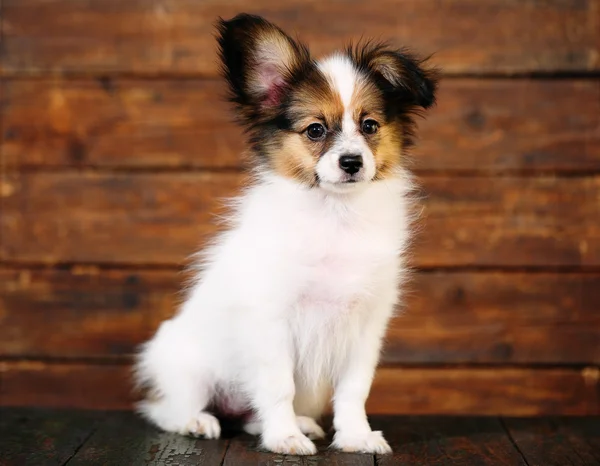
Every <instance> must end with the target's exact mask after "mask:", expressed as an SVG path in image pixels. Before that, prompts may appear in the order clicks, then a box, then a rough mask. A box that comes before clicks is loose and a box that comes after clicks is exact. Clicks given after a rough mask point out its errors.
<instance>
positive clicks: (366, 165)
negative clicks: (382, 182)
mask: <svg viewBox="0 0 600 466" xmlns="http://www.w3.org/2000/svg"><path fill="white" fill-rule="evenodd" d="M319 69H320V70H321V72H322V73H323V74H324V75H325V76H326V77H327V80H328V81H329V83H330V85H331V87H332V88H333V89H334V90H335V91H336V92H337V93H338V94H339V96H340V99H341V101H342V104H343V106H344V114H343V117H342V131H341V132H340V133H339V134H338V135H337V136H336V139H335V141H334V142H333V145H332V146H331V148H330V149H329V150H328V151H327V152H326V153H325V154H324V155H323V156H322V157H321V159H320V160H319V162H318V163H317V174H318V175H319V179H320V180H321V182H322V183H324V184H325V185H331V184H336V183H341V182H343V181H345V180H346V179H347V178H348V175H347V174H346V173H345V172H344V171H343V170H342V169H341V168H340V165H339V159H340V157H341V156H342V155H361V156H362V159H363V168H362V170H361V171H360V172H359V174H358V175H359V178H358V179H357V181H369V180H371V179H372V178H373V177H374V176H375V158H374V156H373V153H372V152H371V150H370V148H369V146H368V145H367V143H366V141H365V139H364V137H363V135H362V134H361V132H360V128H359V126H358V125H359V124H360V122H357V121H355V119H354V109H353V108H352V100H353V99H352V98H353V96H354V92H355V89H356V87H357V86H356V85H357V82H360V80H361V79H362V77H361V76H360V74H359V72H358V70H357V69H356V68H355V66H354V64H353V63H352V60H350V58H349V57H347V56H345V55H339V54H336V55H332V56H331V57H329V58H327V59H325V60H323V61H322V62H320V63H319ZM350 186H352V185H349V186H347V187H350Z"/></svg>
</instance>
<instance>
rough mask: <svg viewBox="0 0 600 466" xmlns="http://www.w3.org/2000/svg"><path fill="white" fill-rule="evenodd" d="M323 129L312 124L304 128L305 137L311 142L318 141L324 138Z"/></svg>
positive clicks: (318, 125) (316, 124)
mask: <svg viewBox="0 0 600 466" xmlns="http://www.w3.org/2000/svg"><path fill="white" fill-rule="evenodd" d="M325 132H326V131H325V127H324V126H323V125H322V124H320V123H313V124H312V125H310V126H309V127H308V128H306V135H307V136H308V139H310V140H312V141H320V140H322V139H323V138H324V137H325Z"/></svg>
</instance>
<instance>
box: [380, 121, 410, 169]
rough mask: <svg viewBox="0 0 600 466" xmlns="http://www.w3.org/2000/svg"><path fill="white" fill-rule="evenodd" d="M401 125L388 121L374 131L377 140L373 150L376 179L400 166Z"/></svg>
mask: <svg viewBox="0 0 600 466" xmlns="http://www.w3.org/2000/svg"><path fill="white" fill-rule="evenodd" d="M402 133H403V129H402V125H401V124H400V123H397V122H390V123H389V124H386V125H382V126H381V127H380V128H379V131H378V132H377V133H376V135H377V136H378V139H379V142H378V144H377V147H376V148H375V150H374V151H373V154H374V156H375V166H376V168H377V171H376V173H375V179H376V180H382V179H385V178H387V177H389V176H391V175H393V174H394V173H395V172H396V170H397V169H398V168H399V166H400V161H401V155H402Z"/></svg>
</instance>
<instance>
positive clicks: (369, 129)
mask: <svg viewBox="0 0 600 466" xmlns="http://www.w3.org/2000/svg"><path fill="white" fill-rule="evenodd" d="M377 128H379V123H377V122H376V121H375V120H365V121H363V122H362V132H363V133H365V134H375V133H376V132H377Z"/></svg>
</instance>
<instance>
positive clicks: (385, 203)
mask: <svg viewBox="0 0 600 466" xmlns="http://www.w3.org/2000/svg"><path fill="white" fill-rule="evenodd" d="M218 43H219V46H220V57H221V60H222V68H223V73H224V77H225V79H226V80H227V82H228V84H229V90H230V98H231V100H232V102H233V103H234V104H235V106H236V110H237V114H238V115H239V118H240V120H241V122H242V123H243V124H244V125H245V127H246V129H247V131H248V134H249V142H250V148H251V154H252V159H253V162H254V170H253V172H252V173H253V182H252V183H251V184H250V186H249V187H247V188H246V189H245V191H244V193H243V194H242V195H241V196H240V197H239V198H237V199H236V200H235V202H233V203H232V209H231V215H230V218H229V224H230V225H229V229H228V230H227V231H226V232H224V233H222V234H221V235H220V236H219V237H218V238H217V239H216V241H215V242H214V244H213V245H212V246H211V247H209V248H207V250H205V251H204V253H203V255H202V259H203V260H202V264H201V265H202V267H201V269H202V271H199V272H198V274H197V280H196V281H195V283H194V284H193V285H192V287H191V289H190V290H189V293H188V296H187V298H186V300H185V302H184V303H183V305H182V307H181V309H180V310H179V312H178V313H177V315H176V316H175V317H173V318H172V319H170V320H167V321H165V322H164V323H162V325H161V326H160V328H159V329H158V331H157V333H156V334H155V336H154V337H153V338H152V339H151V340H150V341H148V342H147V343H146V344H145V345H144V346H143V348H142V349H141V351H140V354H139V355H138V359H137V363H136V367H135V374H136V378H137V382H138V384H139V385H140V386H143V387H146V388H147V389H149V392H150V395H149V396H148V398H147V399H145V400H144V401H142V402H141V403H140V404H139V405H138V408H139V411H140V412H141V413H142V414H143V415H144V416H145V417H146V418H147V419H149V420H150V421H151V422H153V423H154V424H156V425H157V426H158V427H160V428H162V429H164V430H166V431H173V432H179V433H181V434H187V435H202V436H204V437H206V438H217V437H219V434H220V426H219V421H218V420H217V418H216V417H215V416H214V414H216V415H223V416H226V415H232V416H237V417H241V418H242V419H243V420H244V422H245V430H246V431H247V432H250V433H252V434H256V435H260V436H261V444H262V446H263V447H264V448H265V449H267V450H270V451H272V452H276V453H281V454H297V455H309V454H314V453H316V448H315V445H314V444H313V442H312V441H311V440H310V439H311V438H318V437H323V435H324V433H323V430H322V429H321V428H320V427H319V425H318V424H317V422H316V420H317V419H318V418H319V416H320V415H321V414H322V413H323V411H324V409H325V408H326V407H327V405H328V403H329V402H330V401H332V402H333V412H334V420H333V424H334V428H335V430H336V433H335V436H334V440H333V445H332V446H333V447H334V448H337V449H340V450H343V451H348V452H364V453H380V454H381V453H388V452H390V451H391V449H390V447H389V445H388V444H387V442H386V441H385V439H384V437H383V435H382V433H381V432H378V431H377V432H374V431H372V430H371V427H370V426H369V423H368V421H367V416H366V413H365V401H366V399H367V396H368V394H369V390H370V386H371V382H372V379H373V375H374V371H375V368H376V365H377V362H378V359H379V354H380V349H381V345H382V339H383V337H384V333H385V330H386V326H387V324H388V321H389V319H390V317H391V316H392V314H393V312H394V308H395V307H396V304H397V303H398V289H399V285H400V284H401V282H402V280H403V275H404V271H405V266H404V259H403V252H404V250H405V247H406V244H407V240H408V238H409V230H410V216H409V209H408V207H409V194H410V191H411V178H410V176H409V175H408V173H407V172H406V171H405V170H404V169H403V168H402V162H403V159H404V157H403V156H404V155H405V152H406V149H407V147H408V145H409V144H410V143H411V137H412V134H413V126H414V124H413V119H412V116H413V115H414V114H415V112H416V111H418V109H420V108H427V107H430V106H431V105H432V104H433V103H434V99H435V90H436V77H435V73H434V72H433V71H431V70H426V69H424V68H423V67H422V62H421V61H418V60H417V59H415V58H414V57H412V56H411V55H409V54H407V53H405V52H403V51H398V50H392V49H389V48H387V47H386V46H385V45H380V44H374V43H366V44H363V45H360V46H357V47H350V48H349V49H347V50H345V51H343V52H341V53H336V54H333V55H331V56H329V57H328V58H325V59H322V60H319V61H315V60H314V59H313V58H311V56H310V55H309V51H308V49H307V48H306V46H304V45H302V44H301V43H299V42H297V41H295V40H293V39H291V38H290V37H289V36H288V35H286V34H285V33H284V32H283V31H282V30H281V29H279V28H278V27H277V26H275V25H273V24H271V23H269V22H267V21H265V20H264V19H262V18H260V17H256V16H250V15H246V14H242V15H239V16H236V17H235V18H233V19H232V20H230V21H223V20H221V21H220V22H219V23H218Z"/></svg>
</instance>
